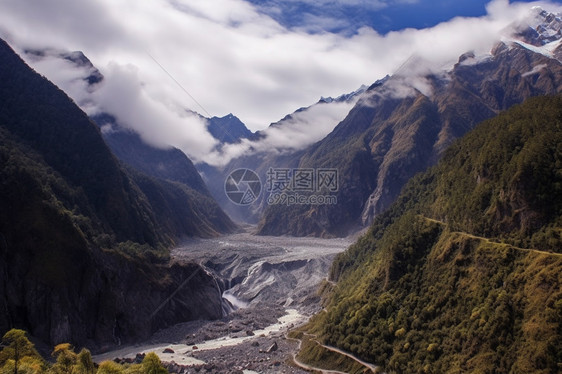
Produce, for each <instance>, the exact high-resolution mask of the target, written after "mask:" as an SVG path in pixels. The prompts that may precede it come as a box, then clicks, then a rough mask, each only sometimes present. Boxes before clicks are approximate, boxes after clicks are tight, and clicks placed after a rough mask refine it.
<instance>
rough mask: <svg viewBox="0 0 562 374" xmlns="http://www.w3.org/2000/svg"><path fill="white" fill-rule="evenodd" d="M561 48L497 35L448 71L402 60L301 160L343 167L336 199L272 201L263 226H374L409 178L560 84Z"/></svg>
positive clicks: (310, 229)
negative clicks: (427, 70)
mask: <svg viewBox="0 0 562 374" xmlns="http://www.w3.org/2000/svg"><path fill="white" fill-rule="evenodd" d="M559 49H560V48H559ZM559 49H558V50H555V51H554V52H552V53H551V55H545V54H543V53H538V52H537V51H536V50H533V49H532V48H526V47H525V46H524V45H522V44H518V43H515V42H513V43H509V44H505V43H498V44H497V45H496V46H495V47H494V48H493V49H492V51H491V53H490V54H489V55H486V56H475V55H474V54H473V53H467V54H464V55H462V56H461V58H460V59H459V62H458V63H457V64H455V65H454V67H453V68H452V69H451V70H449V71H443V73H442V74H428V75H423V76H417V78H416V79H413V78H412V76H411V71H415V69H416V66H417V65H419V64H423V63H424V62H423V61H417V60H415V61H410V62H409V63H406V64H405V65H404V66H403V67H402V68H401V69H400V71H398V72H397V73H396V74H394V75H393V76H392V77H390V78H387V79H384V80H382V81H380V82H377V83H375V84H374V85H373V86H371V87H370V88H369V89H368V90H367V92H365V93H364V94H363V97H362V98H361V99H360V100H359V101H358V102H357V104H356V106H355V107H354V108H353V109H352V110H351V111H350V112H349V114H348V116H347V117H346V118H345V119H344V120H343V121H342V122H341V123H340V124H339V125H338V126H336V128H335V129H334V131H333V132H332V133H330V134H329V135H328V136H327V137H326V138H324V139H323V140H322V141H320V142H318V143H316V144H315V145H313V146H311V147H309V148H308V149H307V150H305V151H304V152H303V154H302V155H299V160H298V162H295V164H296V165H297V167H307V168H337V170H338V175H339V181H340V186H339V190H338V192H337V204H335V205H326V206H320V205H295V206H290V207H287V206H271V207H269V208H268V209H267V210H266V212H265V214H264V218H263V220H262V221H261V223H260V226H259V233H260V234H262V235H284V234H288V235H296V236H309V235H315V236H330V235H331V236H345V235H347V234H348V233H349V229H350V228H354V227H355V228H357V227H359V226H361V225H368V224H369V223H370V222H372V220H373V218H374V217H375V216H377V215H378V214H380V213H381V212H383V211H384V210H386V209H387V208H388V207H389V206H390V204H392V203H393V202H394V200H395V199H396V198H397V196H398V194H399V193H400V191H401V189H402V187H403V186H404V184H405V183H406V182H407V181H408V180H409V179H410V178H411V177H413V176H414V175H415V174H416V173H418V172H421V171H423V170H425V169H427V168H428V167H430V166H432V165H434V164H435V163H436V162H437V161H438V160H439V159H440V158H441V156H442V155H443V153H444V151H445V150H446V149H447V148H448V146H449V145H451V143H452V142H453V141H454V140H455V139H458V138H459V137H461V136H463V135H464V134H466V133H467V132H468V131H470V130H471V129H473V128H474V127H475V126H476V125H477V124H478V123H480V122H482V121H483V120H486V119H489V118H491V117H493V116H494V115H496V114H498V113H499V112H500V111H503V110H506V109H508V108H510V107H512V106H513V105H515V104H519V103H521V102H523V101H524V100H525V99H527V98H529V97H533V96H540V95H552V94H557V93H559V92H562V64H561V62H560V61H559V60H558V59H557V58H558V57H559V56H560V55H561V53H560V51H559ZM416 80H417V81H419V82H416ZM420 82H421V83H423V84H420Z"/></svg>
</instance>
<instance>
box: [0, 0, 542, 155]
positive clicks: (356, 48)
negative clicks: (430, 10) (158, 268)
mask: <svg viewBox="0 0 562 374" xmlns="http://www.w3.org/2000/svg"><path fill="white" fill-rule="evenodd" d="M345 2H346V3H350V4H353V5H360V4H362V5H365V4H366V2H365V1H363V0H347V1H345ZM379 3H380V4H383V2H379ZM380 4H379V5H380ZM542 4H543V6H546V7H547V8H548V7H549V6H548V5H544V4H545V3H542ZM383 5H384V4H383ZM532 5H535V4H529V3H526V4H517V3H516V4H509V3H508V1H507V0H495V1H493V2H491V3H490V4H489V5H488V8H487V9H488V15H487V16H484V17H480V18H457V19H454V20H452V21H450V22H447V23H443V24H440V25H438V26H435V27H433V28H429V29H424V30H414V29H407V30H403V31H400V32H391V33H388V34H387V35H384V36H382V35H379V34H378V33H376V32H375V31H374V30H372V29H369V28H363V29H361V30H359V32H358V33H357V34H355V35H352V36H346V35H338V34H330V33H316V34H313V35H311V34H308V33H306V32H304V31H302V30H288V29H286V28H284V27H282V26H281V25H279V24H278V23H277V22H275V21H274V20H273V19H272V18H270V17H268V16H266V15H264V14H261V13H260V12H259V11H257V10H256V8H254V7H253V6H252V5H251V4H250V3H248V2H246V1H243V0H168V1H166V0H152V1H138V0H95V1H94V0H82V1H78V2H77V1H75V0H26V1H21V0H3V1H2V2H0V25H1V26H0V30H2V31H1V32H0V35H2V36H3V37H4V38H7V39H8V41H9V42H10V44H12V46H16V47H19V48H21V49H23V48H39V47H51V48H56V49H62V50H81V51H83V52H84V54H85V55H86V56H88V57H89V58H90V59H91V60H92V62H93V63H94V64H95V65H96V67H98V68H99V69H100V71H101V72H102V73H103V74H104V76H106V80H105V83H104V84H102V85H101V87H100V88H99V90H98V91H96V92H95V94H94V95H93V96H90V97H88V96H87V95H86V94H83V93H81V92H80V85H81V84H82V85H83V83H81V81H79V80H77V79H76V76H75V75H74V74H75V73H72V72H69V73H66V72H64V71H63V70H64V69H63V66H61V65H60V64H61V62H54V61H47V62H42V63H34V62H33V61H30V63H31V64H32V65H33V66H34V67H35V68H37V70H39V71H40V72H42V73H43V74H45V75H46V76H47V77H48V78H50V79H52V80H53V81H55V83H57V84H59V85H60V86H61V87H62V88H63V89H65V90H66V91H67V92H68V93H69V94H70V95H71V96H72V97H73V98H74V99H75V100H76V102H78V103H79V104H81V105H84V106H85V109H86V110H89V111H93V110H107V111H111V112H112V114H114V115H115V116H117V117H118V118H120V119H121V120H122V121H124V122H126V123H127V125H128V126H130V127H133V128H135V129H137V130H139V131H140V132H141V133H142V135H143V137H144V139H146V140H147V141H149V142H151V143H152V144H160V145H162V144H170V145H174V146H178V147H180V148H181V149H183V150H184V151H185V152H186V153H187V154H188V155H190V156H191V157H192V158H194V159H195V160H203V159H206V158H210V156H209V150H211V149H213V147H214V146H215V142H214V140H213V139H212V138H211V137H210V136H209V135H208V134H207V133H206V132H205V126H204V123H202V122H201V120H200V119H198V118H196V117H188V116H187V114H185V111H184V109H187V108H189V109H192V110H195V111H198V112H200V113H201V112H204V111H207V112H208V113H210V114H211V115H213V116H222V115H225V114H228V113H231V112H232V113H234V114H235V115H237V116H238V117H239V118H240V119H241V120H242V121H243V122H244V123H246V124H247V125H248V126H249V127H250V128H251V129H253V130H256V129H263V128H265V127H266V126H267V125H269V123H271V122H275V121H277V120H279V119H280V118H282V117H284V116H285V115H286V114H288V113H291V112H292V111H294V109H295V108H299V107H301V106H303V105H308V104H310V103H313V102H316V101H317V100H318V98H319V97H320V96H338V95H340V94H342V93H345V92H350V91H352V90H354V89H356V88H357V87H359V86H360V85H361V84H370V83H372V82H374V81H375V80H377V79H379V78H381V77H384V76H385V75H387V74H392V73H393V72H394V71H395V70H396V69H397V67H398V66H400V64H401V63H403V62H404V61H405V60H407V59H408V58H409V57H410V56H411V55H416V56H419V57H420V58H422V59H424V60H425V61H430V62H431V64H432V65H439V66H442V65H443V64H450V63H453V62H454V61H456V59H457V58H458V56H459V55H460V54H462V53H464V52H466V51H467V50H474V51H476V52H479V51H482V52H486V51H488V50H489V49H490V48H491V46H492V43H493V41H494V40H495V39H497V37H499V34H500V33H501V32H502V30H504V29H505V28H506V27H507V26H508V25H509V24H510V23H511V22H513V21H514V20H516V19H518V18H521V17H522V14H523V13H524V12H525V11H526V10H527V9H529V8H530V7H531V6H532ZM550 7H552V6H550ZM148 53H149V54H150V55H151V56H153V57H154V58H155V59H156V60H157V61H158V62H159V63H160V64H161V65H162V66H163V68H164V69H166V71H167V72H168V73H169V74H170V75H172V76H173V77H174V78H175V79H176V80H177V82H179V84H181V86H183V87H184V88H185V89H186V90H187V91H188V92H189V93H190V94H191V95H192V96H193V97H194V98H195V99H196V100H197V101H198V102H199V103H200V104H201V105H202V107H203V108H205V110H202V109H201V108H199V107H198V105H197V104H196V103H195V102H194V101H193V100H192V99H191V98H190V97H189V96H188V95H186V93H185V92H183V90H182V89H180V88H179V87H178V86H177V85H176V83H175V82H174V81H173V80H172V79H170V77H169V76H168V75H167V73H165V72H164V71H162V69H161V68H160V67H159V66H158V65H157V64H156V63H155V62H154V61H153V60H152V59H151V57H150V56H149V54H148ZM57 64H59V65H57ZM67 74H70V75H69V76H67ZM418 83H419V84H421V86H419V87H421V88H423V81H420V82H418ZM89 100H94V102H91V101H89ZM84 103H86V104H84ZM94 104H95V106H93V105H94ZM342 113H343V112H342ZM340 114H341V113H339V112H338V115H340ZM316 115H318V116H320V114H318V113H316ZM341 115H344V114H341ZM334 116H335V114H334V115H330V116H329V117H330V118H332V119H330V120H328V119H325V120H320V119H319V118H320V117H319V118H318V119H315V123H319V122H320V125H318V126H309V127H306V126H305V127H304V130H303V131H302V134H300V135H299V134H298V132H299V131H300V130H297V127H298V126H296V125H293V126H292V127H291V131H293V130H294V131H293V132H292V135H291V136H290V142H292V143H291V144H301V145H302V144H307V143H308V144H309V143H310V142H312V141H315V139H318V138H321V137H322V136H324V135H325V134H326V132H329V131H330V130H331V128H332V127H333V126H334V125H335V123H337V121H336V120H333V118H335V117H334ZM311 122H314V121H313V120H312V119H310V118H306V119H304V123H311ZM334 122H335V123H334ZM271 134H272V135H271V138H270V140H271V141H272V142H273V143H269V144H270V145H272V144H275V145H278V144H279V142H281V141H284V140H283V137H282V134H276V135H277V136H274V135H273V134H274V131H272V132H271ZM273 139H276V140H275V141H274V140H273ZM295 139H297V140H295ZM287 141H289V139H287ZM264 144H268V143H264ZM238 149H240V147H238Z"/></svg>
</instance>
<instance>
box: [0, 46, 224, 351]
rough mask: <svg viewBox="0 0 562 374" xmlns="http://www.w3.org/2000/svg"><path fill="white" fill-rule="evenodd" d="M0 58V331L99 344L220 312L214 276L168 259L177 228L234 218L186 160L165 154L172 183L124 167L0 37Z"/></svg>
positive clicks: (217, 224) (197, 229)
mask: <svg viewBox="0 0 562 374" xmlns="http://www.w3.org/2000/svg"><path fill="white" fill-rule="evenodd" d="M0 60H1V61H2V63H1V66H2V68H1V69H0V79H1V80H2V82H3V83H2V85H1V87H0V99H1V101H2V103H3V105H2V108H1V110H0V137H1V142H0V144H1V146H0V174H1V178H0V180H1V183H0V191H1V193H0V206H2V209H1V210H0V257H1V261H0V273H1V274H2V276H1V277H0V278H1V280H0V289H1V290H2V292H1V294H0V295H1V298H0V303H1V305H2V310H3V311H4V312H3V313H2V314H1V315H0V330H1V331H2V332H5V331H7V330H8V329H10V328H13V327H19V328H24V329H26V330H27V331H29V332H30V333H31V334H32V335H33V336H35V337H36V338H38V339H40V340H42V341H44V342H48V343H50V344H57V343H60V342H61V341H69V342H72V343H73V344H80V345H88V346H89V347H91V348H92V349H99V348H100V347H101V346H102V345H115V344H120V343H133V342H137V341H139V340H142V339H146V338H147V337H148V336H149V335H150V334H151V333H152V332H154V331H155V330H156V329H158V328H161V327H164V326H167V325H169V324H173V323H178V322H181V321H187V320H192V319H197V318H220V317H221V316H222V315H223V312H224V311H223V306H224V305H223V300H222V298H221V297H220V294H221V292H220V290H219V289H218V285H217V283H216V280H215V279H214V278H213V277H212V276H210V275H209V274H208V273H206V272H205V271H203V270H202V269H201V268H200V267H199V265H197V264H186V265H179V264H175V265H170V264H168V263H167V260H168V251H167V248H169V246H171V245H172V244H173V243H174V242H175V241H177V240H178V239H180V238H182V237H187V236H190V237H191V236H209V235H217V234H219V233H224V232H228V231H230V230H231V229H232V228H233V227H234V226H233V224H232V222H231V221H230V220H229V219H228V217H226V216H225V215H224V213H222V211H221V210H220V208H218V206H217V205H216V203H215V202H214V200H212V198H210V197H209V196H208V193H207V192H206V189H205V186H204V184H203V183H202V181H201V180H200V177H199V175H198V174H197V173H196V171H195V170H194V168H193V166H192V164H190V163H189V160H188V159H187V158H185V156H183V158H182V157H181V155H177V154H175V160H180V161H181V162H182V163H183V166H182V167H184V170H185V171H186V173H187V176H186V177H185V178H183V180H182V181H181V182H180V181H179V180H180V179H182V178H181V176H180V175H177V176H176V178H177V181H175V182H174V181H169V180H164V179H162V177H165V176H164V175H163V174H162V175H160V177H158V178H157V177H153V176H149V175H147V174H142V173H141V172H140V171H137V170H133V169H129V170H126V169H125V168H123V167H122V166H121V164H120V163H119V162H118V160H117V159H116V158H115V156H114V155H113V154H112V153H111V151H110V149H109V147H108V146H107V145H106V143H105V142H104V140H103V139H102V136H101V132H100V130H99V129H98V128H97V126H96V125H95V124H94V123H92V122H91V121H90V120H89V118H88V117H87V116H86V114H85V113H84V112H82V110H80V109H79V108H78V107H77V106H76V105H75V103H74V102H73V101H72V100H71V99H70V98H69V97H68V96H67V95H66V94H65V93H64V92H62V91H61V90H60V89H58V88H57V87H56V86H55V85H53V84H52V83H51V82H49V81H48V80H47V79H45V78H44V77H42V76H40V75H39V74H37V73H36V72H34V71H33V70H32V69H31V68H29V67H28V66H27V65H26V64H25V63H24V62H23V61H22V60H21V59H20V58H19V57H18V56H17V55H16V54H15V53H14V51H13V50H12V49H11V48H10V47H9V46H8V45H7V44H6V43H5V42H4V41H1V42H0ZM80 61H83V59H82V58H81V57H80ZM129 140H130V139H129ZM137 145H138V144H137ZM131 146H134V144H133V143H131ZM138 149H141V150H144V151H145V152H151V151H153V150H151V149H146V148H142V147H140V146H139V147H138V148H137V150H138ZM129 155H130V154H129ZM172 155H174V154H173V153H172ZM157 156H158V157H161V158H162V159H165V156H167V154H164V155H162V154H157ZM172 158H173V157H172ZM151 159H152V162H154V161H155V160H156V159H157V157H156V156H154V157H152V158H151ZM169 164H173V163H168V165H169ZM185 165H188V166H189V165H191V168H192V169H191V171H192V172H195V174H189V171H190V170H189V169H186V168H185ZM143 166H146V168H145V169H146V170H147V171H150V170H154V169H156V168H153V167H152V166H151V165H146V164H145V165H143V164H141V165H140V166H139V168H141V167H143ZM189 177H194V178H195V179H189ZM197 178H199V179H197ZM197 184H198V185H197ZM188 185H191V187H188ZM195 189H200V191H196V190H195ZM197 193H199V195H197ZM203 197H204V198H203ZM188 278H189V281H186V280H187V279H188ZM180 284H182V287H183V288H181V290H180V292H178V287H179V285H180ZM171 294H172V295H175V296H173V297H172V298H170V295H171ZM162 303H165V304H166V308H165V309H162V308H161V305H162Z"/></svg>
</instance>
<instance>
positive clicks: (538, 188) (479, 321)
mask: <svg viewBox="0 0 562 374" xmlns="http://www.w3.org/2000/svg"><path fill="white" fill-rule="evenodd" d="M561 232H562V97H545V98H536V99H531V100H528V101H527V102H526V103H524V104H522V105H520V106H517V107H514V108H513V109H511V110H509V111H507V112H506V113H504V114H501V115H500V116H498V117H497V118H495V119H492V120H489V121H486V122H485V123H483V124H481V125H480V126H479V127H478V128H476V129H475V130H474V131H472V132H471V133H469V134H468V135H467V136H465V138H463V139H461V140H460V141H458V142H457V143H456V144H455V145H454V146H452V147H451V148H450V149H449V150H448V151H447V153H446V155H445V157H444V158H443V160H442V161H441V162H440V163H439V164H438V165H437V166H436V167H434V168H432V169H431V170H429V171H428V172H426V173H423V174H421V175H418V176H416V177H415V178H414V179H412V181H410V182H409V183H408V185H407V186H406V187H405V188H404V190H403V192H402V194H401V196H400V197H399V198H398V200H397V202H396V203H395V204H394V205H393V206H392V207H391V208H390V209H389V210H388V211H387V212H386V213H384V214H382V215H381V216H379V217H378V218H377V219H376V220H375V222H374V224H373V225H372V227H371V228H370V230H369V232H368V233H367V234H366V235H364V236H363V237H362V238H361V239H359V240H358V241H357V243H355V244H354V245H353V246H351V247H350V248H349V249H348V250H347V251H346V252H345V253H343V254H341V255H339V256H338V257H337V259H336V261H335V262H334V265H333V267H332V269H331V278H332V279H333V280H338V284H337V285H336V287H335V288H334V291H333V292H332V293H331V294H330V296H329V297H328V299H327V301H326V310H325V311H324V312H322V313H320V314H318V315H316V316H315V317H314V318H313V319H312V320H311V323H310V324H309V325H308V326H307V328H306V329H307V332H308V333H311V334H315V335H316V336H318V337H319V340H320V341H322V342H323V343H325V344H328V345H333V346H337V347H339V348H341V349H343V350H346V351H348V352H350V353H353V354H355V355H356V356H358V357H360V358H362V359H364V360H366V361H369V362H372V363H374V364H377V365H381V366H382V367H383V369H384V370H385V371H387V372H390V373H461V372H475V373H528V372H534V373H558V372H560V370H561V369H562V254H560V253H556V252H562V251H561V249H562V238H561ZM306 354H307V356H310V357H313V356H314V355H315V352H314V348H310V349H308V351H307V353H306Z"/></svg>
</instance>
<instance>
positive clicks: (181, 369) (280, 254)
mask: <svg viewBox="0 0 562 374" xmlns="http://www.w3.org/2000/svg"><path fill="white" fill-rule="evenodd" d="M351 242H352V239H316V238H284V237H256V236H252V235H250V234H247V233H243V234H235V235H229V236H226V237H221V238H217V239H207V240H191V241H189V242H186V243H184V244H183V245H182V246H180V247H178V248H176V249H175V250H174V251H173V252H172V257H173V259H174V260H175V261H178V262H193V261H196V262H198V263H200V264H201V265H203V266H204V267H205V269H206V270H207V271H208V272H209V273H211V274H213V275H214V276H215V277H216V278H217V282H219V283H220V286H221V289H223V296H224V297H225V304H227V305H228V306H229V308H225V309H229V310H230V313H229V314H228V315H225V316H223V318H222V319H219V320H215V321H194V322H188V323H183V324H179V325H175V326H172V327H169V328H167V329H164V330H161V331H158V332H157V333H156V334H154V335H153V336H152V338H151V339H150V341H148V342H146V344H143V345H139V346H133V347H124V348H122V349H119V350H114V351H111V352H107V353H104V354H101V355H98V356H96V357H95V360H96V361H97V362H100V361H103V360H106V359H116V360H118V361H122V362H135V361H139V360H142V357H143V356H142V355H143V354H146V353H147V352H151V351H154V352H156V353H157V354H158V355H159V356H160V357H161V359H162V361H163V362H165V363H166V365H167V368H168V370H169V371H170V372H171V373H248V374H250V373H305V371H303V370H301V369H299V368H298V367H296V366H294V365H293V364H292V356H293V353H294V352H295V351H296V349H297V343H296V342H295V341H293V340H290V339H287V338H286V333H287V331H288V330H289V329H291V328H293V327H295V326H297V325H299V324H302V323H304V322H306V320H307V319H308V317H309V316H310V315H311V314H312V313H314V312H316V311H317V310H318V309H319V308H320V304H319V297H318V296H317V288H318V285H319V283H320V282H321V281H322V280H323V279H325V278H326V276H327V273H328V270H329V267H330V265H331V262H332V261H333V258H334V256H335V255H336V254H337V253H339V252H341V251H343V250H345V249H346V248H347V246H349V244H351ZM227 300H228V301H227Z"/></svg>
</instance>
